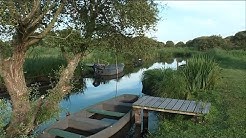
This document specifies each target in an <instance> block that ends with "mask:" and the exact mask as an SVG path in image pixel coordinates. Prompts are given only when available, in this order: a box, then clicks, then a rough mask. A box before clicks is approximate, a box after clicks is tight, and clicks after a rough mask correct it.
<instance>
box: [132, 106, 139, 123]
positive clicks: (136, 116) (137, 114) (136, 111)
mask: <svg viewBox="0 0 246 138" xmlns="http://www.w3.org/2000/svg"><path fill="white" fill-rule="evenodd" d="M133 111H134V116H135V124H136V125H139V124H141V109H137V108H134V109H133Z"/></svg>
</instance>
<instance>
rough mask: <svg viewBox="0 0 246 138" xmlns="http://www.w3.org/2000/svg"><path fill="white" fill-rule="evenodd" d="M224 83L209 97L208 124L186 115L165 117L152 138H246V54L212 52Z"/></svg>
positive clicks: (215, 50) (208, 93)
mask: <svg viewBox="0 0 246 138" xmlns="http://www.w3.org/2000/svg"><path fill="white" fill-rule="evenodd" d="M206 54H208V55H212V56H214V58H215V60H216V62H217V63H219V66H220V67H221V68H222V70H221V75H222V77H221V79H220V81H219V82H218V84H217V85H216V87H215V89H214V90H210V91H209V92H207V94H206V95H204V96H206V97H207V98H208V99H209V101H210V102H211V103H212V107H211V109H210V113H209V114H208V115H206V116H205V122H194V120H192V119H191V118H189V117H187V116H183V115H172V117H164V118H163V117H162V119H161V121H160V124H159V129H158V131H156V132H155V133H154V134H151V135H150V136H149V137H182V138H183V137H246V129H245V128H246V108H245V107H246V102H245V99H246V51H240V50H233V51H225V50H220V49H213V50H210V51H208V52H206Z"/></svg>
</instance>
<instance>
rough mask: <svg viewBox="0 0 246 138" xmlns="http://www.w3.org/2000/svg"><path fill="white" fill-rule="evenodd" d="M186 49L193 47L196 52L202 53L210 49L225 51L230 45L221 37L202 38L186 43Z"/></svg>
mask: <svg viewBox="0 0 246 138" xmlns="http://www.w3.org/2000/svg"><path fill="white" fill-rule="evenodd" d="M186 45H187V46H188V47H194V48H196V49H197V50H200V51H204V50H208V49H211V48H216V47H217V48H218V47H220V48H224V49H227V48H229V46H230V43H229V42H228V41H226V40H225V39H223V38H222V37H221V36H216V35H213V36H203V37H198V38H195V39H193V40H191V41H188V42H187V43H186Z"/></svg>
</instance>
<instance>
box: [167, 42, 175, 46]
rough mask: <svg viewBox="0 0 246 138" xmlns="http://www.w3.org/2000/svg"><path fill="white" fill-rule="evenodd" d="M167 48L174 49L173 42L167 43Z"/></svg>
mask: <svg viewBox="0 0 246 138" xmlns="http://www.w3.org/2000/svg"><path fill="white" fill-rule="evenodd" d="M166 47H174V43H173V41H167V42H166Z"/></svg>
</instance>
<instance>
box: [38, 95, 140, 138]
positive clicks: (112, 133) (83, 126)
mask: <svg viewBox="0 0 246 138" xmlns="http://www.w3.org/2000/svg"><path fill="white" fill-rule="evenodd" d="M137 99H138V96H136V95H131V94H124V95H121V96H118V97H115V98H112V99H109V100H107V101H103V102H100V103H98V104H96V105H93V106H90V107H88V108H86V109H84V110H82V111H80V112H77V113H75V114H72V115H70V116H67V117H66V118H65V119H63V120H60V121H57V122H56V123H55V124H54V125H52V126H51V127H50V128H48V129H46V130H45V131H44V132H43V133H42V134H41V135H40V136H39V138H56V137H64V138H83V137H89V138H109V137H122V134H123V136H124V135H125V134H126V132H128V131H129V129H128V130H126V129H125V128H126V126H127V125H129V124H130V123H131V122H132V121H133V119H134V114H133V113H132V104H133V103H134V102H135V101H137ZM129 126H130V125H129ZM122 131H125V133H124V132H123V133H122Z"/></svg>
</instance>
